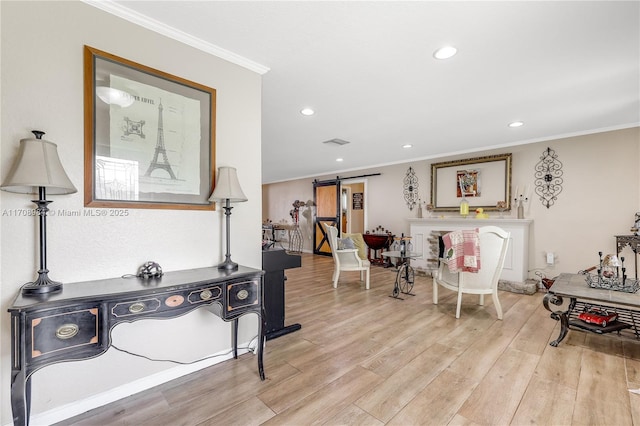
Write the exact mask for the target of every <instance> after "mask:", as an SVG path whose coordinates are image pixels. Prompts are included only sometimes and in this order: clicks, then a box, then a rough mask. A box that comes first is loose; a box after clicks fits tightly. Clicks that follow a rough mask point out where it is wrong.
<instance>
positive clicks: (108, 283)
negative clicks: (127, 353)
mask: <svg viewBox="0 0 640 426" xmlns="http://www.w3.org/2000/svg"><path fill="white" fill-rule="evenodd" d="M200 307H202V308H203V309H207V310H208V311H210V312H212V313H213V314H215V315H217V316H219V317H220V318H222V319H223V320H224V321H232V324H233V328H232V336H231V344H232V347H233V350H234V358H237V357H238V346H237V338H238V318H239V317H240V316H242V315H245V314H249V313H253V314H256V315H257V316H258V336H259V339H258V345H257V355H258V357H257V358H258V374H259V375H260V379H262V380H264V367H263V346H264V345H263V342H264V340H265V339H264V318H265V315H264V308H263V272H262V271H261V270H258V269H252V268H247V267H243V266H240V267H239V268H238V270H236V271H225V270H220V269H218V268H216V267H211V268H198V269H189V270H184V271H174V272H166V273H165V274H164V275H163V276H162V277H158V278H151V279H144V278H138V277H134V278H113V279H106V280H97V281H87V282H81V283H72V284H64V288H63V290H62V292H59V293H55V294H50V295H48V296H40V297H25V296H23V295H19V296H18V297H17V298H16V299H15V301H14V303H13V305H12V306H11V307H10V308H9V312H10V313H11V407H12V410H13V424H14V425H20V426H22V425H27V424H29V413H30V404H31V383H30V378H31V375H32V374H33V373H34V372H35V371H37V370H39V369H41V368H43V367H46V366H47V365H51V364H55V363H58V362H63V361H74V360H81V359H86V358H93V357H96V356H99V355H102V354H103V353H105V352H106V351H107V349H109V346H110V345H111V330H112V329H113V327H115V326H116V325H118V324H120V323H122V322H132V321H137V320H142V319H165V318H174V317H178V316H181V315H184V314H186V313H188V312H191V311H192V310H195V309H198V308H200Z"/></svg>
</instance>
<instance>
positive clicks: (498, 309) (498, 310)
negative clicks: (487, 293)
mask: <svg viewBox="0 0 640 426" xmlns="http://www.w3.org/2000/svg"><path fill="white" fill-rule="evenodd" d="M491 297H493V304H494V305H496V313H497V314H498V319H499V320H501V319H502V305H500V300H499V299H498V292H497V291H494V292H493V293H492V295H491Z"/></svg>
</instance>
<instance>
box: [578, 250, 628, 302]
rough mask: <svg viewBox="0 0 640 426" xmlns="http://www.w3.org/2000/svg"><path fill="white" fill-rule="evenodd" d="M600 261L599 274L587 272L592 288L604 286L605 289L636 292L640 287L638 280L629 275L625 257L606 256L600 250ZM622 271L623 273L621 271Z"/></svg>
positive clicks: (588, 282)
mask: <svg viewBox="0 0 640 426" xmlns="http://www.w3.org/2000/svg"><path fill="white" fill-rule="evenodd" d="M598 256H600V262H599V264H598V267H597V268H598V269H597V274H591V273H588V272H587V273H586V276H587V279H586V280H587V284H589V287H592V288H602V289H605V290H614V291H623V292H625V293H635V292H636V291H638V288H640V285H639V283H638V280H634V279H632V278H628V277H627V268H625V266H624V257H620V260H618V257H617V256H616V255H613V254H607V255H606V256H605V257H604V258H603V257H602V252H601V251H599V252H598ZM621 271H622V274H620V272H621Z"/></svg>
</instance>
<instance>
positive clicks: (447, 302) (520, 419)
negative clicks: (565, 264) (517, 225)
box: [59, 254, 640, 426]
mask: <svg viewBox="0 0 640 426" xmlns="http://www.w3.org/2000/svg"><path fill="white" fill-rule="evenodd" d="M302 265H303V266H302V268H297V269H291V270H288V271H287V276H288V278H289V279H288V281H287V291H286V297H287V318H286V324H287V325H288V324H292V323H301V324H302V330H300V331H297V332H295V333H292V334H289V335H286V336H282V337H279V338H277V339H274V340H271V341H269V342H267V346H266V350H265V369H266V375H267V380H266V381H264V382H261V381H260V379H259V377H258V374H257V369H256V359H255V356H254V355H252V354H246V355H243V356H241V357H240V359H238V360H229V361H226V362H223V363H220V364H217V365H215V366H213V367H210V368H207V369H205V370H202V371H200V372H198V373H196V374H193V375H190V376H186V377H183V378H180V379H178V380H175V381H173V382H170V383H166V384H164V385H162V386H159V387H157V388H154V389H150V390H148V391H145V392H142V393H140V394H137V395H134V396H132V397H129V398H126V399H124V400H121V401H118V402H115V403H113V404H110V405H108V406H105V407H101V408H99V409H96V410H93V411H90V412H88V413H85V414H83V415H81V416H77V417H75V418H73V419H70V420H68V421H64V422H61V423H59V425H172V426H174V425H260V424H264V425H309V424H322V425H383V424H389V425H417V424H430V425H462V424H465V425H472V424H478V425H508V424H513V425H531V424H540V425H616V426H617V425H632V424H640V395H637V394H634V393H631V392H629V389H638V388H640V342H637V341H634V340H629V339H625V338H620V337H618V336H612V335H609V336H600V335H592V334H586V333H583V332H579V331H570V332H569V335H568V337H567V338H566V339H565V340H564V341H563V342H562V343H561V344H560V346H559V347H557V348H554V347H551V346H549V342H550V341H551V340H554V339H555V338H556V337H557V335H558V330H559V325H558V324H557V322H556V321H554V320H552V319H550V318H549V312H548V311H546V310H545V309H544V307H543V306H542V296H543V294H542V293H538V294H536V295H533V296H526V295H518V294H513V293H508V292H500V301H501V303H502V307H503V310H504V320H503V321H499V320H497V318H496V313H495V309H494V307H493V305H492V302H491V298H485V302H486V305H485V306H478V305H477V304H476V302H477V297H474V296H470V295H466V296H465V297H464V299H463V302H464V305H463V309H462V315H461V317H460V319H458V320H456V318H455V297H454V294H453V293H452V292H449V291H447V290H445V289H441V290H440V296H441V300H440V304H439V305H433V304H432V300H431V296H432V288H431V279H430V278H427V277H416V285H415V287H414V293H415V294H416V295H415V296H413V297H412V296H405V299H404V300H396V299H393V298H390V297H388V295H389V294H391V289H392V283H393V280H394V277H395V272H394V271H393V270H392V269H384V268H381V267H373V268H372V270H371V289H370V290H368V291H366V290H364V284H363V283H361V282H360V281H359V275H358V273H357V272H353V273H343V275H342V277H341V279H340V282H339V285H338V288H337V289H334V288H333V287H332V286H331V274H332V267H333V261H332V259H331V258H330V257H323V256H313V255H310V254H303V258H302Z"/></svg>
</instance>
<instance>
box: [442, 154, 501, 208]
mask: <svg viewBox="0 0 640 426" xmlns="http://www.w3.org/2000/svg"><path fill="white" fill-rule="evenodd" d="M511 158H512V155H511V153H508V154H499V155H490V156H485V157H475V158H467V159H464V160H454V161H446V162H441V163H433V164H431V204H432V205H433V211H436V212H438V211H439V212H453V211H458V209H459V208H460V201H461V199H462V197H461V196H460V194H461V192H465V198H466V199H467V201H468V202H469V208H470V209H477V208H483V209H484V210H485V211H496V210H498V207H497V204H498V201H505V202H506V209H505V210H511ZM463 175H468V176H472V179H471V180H472V182H470V183H469V188H473V190H472V191H468V190H467V189H466V188H467V187H466V186H463V188H461V186H460V185H461V184H460V176H463Z"/></svg>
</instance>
